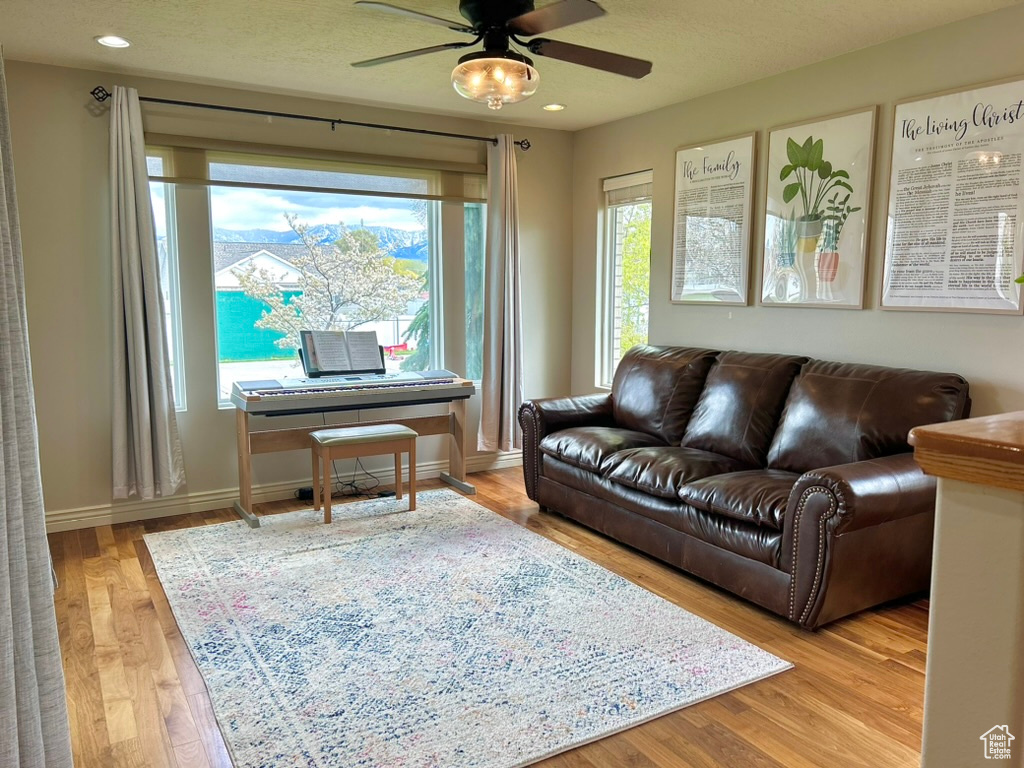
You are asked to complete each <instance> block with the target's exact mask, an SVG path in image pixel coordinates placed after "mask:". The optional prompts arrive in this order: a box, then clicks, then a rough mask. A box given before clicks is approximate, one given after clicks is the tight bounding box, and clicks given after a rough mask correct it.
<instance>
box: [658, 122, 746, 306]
mask: <svg viewBox="0 0 1024 768" xmlns="http://www.w3.org/2000/svg"><path fill="white" fill-rule="evenodd" d="M754 139H755V134H753V133H750V134H747V135H745V136H739V137H737V138H733V139H724V140H722V141H716V142H713V143H710V144H701V145H699V146H692V147H683V148H682V149H679V150H676V190H675V192H676V195H675V219H674V222H675V223H674V230H673V238H672V246H673V248H672V285H671V290H672V295H671V301H672V302H673V303H675V304H682V303H685V304H746V303H747V284H748V282H749V277H748V274H749V265H750V229H751V227H750V223H751V207H752V204H753V203H752V199H753V197H752V196H753V186H754Z"/></svg>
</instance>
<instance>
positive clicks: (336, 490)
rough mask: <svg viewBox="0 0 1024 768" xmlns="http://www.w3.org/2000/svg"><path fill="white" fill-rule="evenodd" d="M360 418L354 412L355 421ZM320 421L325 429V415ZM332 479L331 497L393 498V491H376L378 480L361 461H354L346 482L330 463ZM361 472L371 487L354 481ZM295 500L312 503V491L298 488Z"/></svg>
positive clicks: (310, 488)
mask: <svg viewBox="0 0 1024 768" xmlns="http://www.w3.org/2000/svg"><path fill="white" fill-rule="evenodd" d="M359 418H360V412H359V411H357V412H356V419H357V421H358V420H359ZM320 419H321V421H322V422H323V425H324V426H325V427H326V426H328V424H327V414H326V413H321V414H320ZM331 469H332V473H333V475H332V477H331V483H330V485H331V489H332V490H331V495H332V496H333V495H338V496H342V497H345V498H362V499H373V498H377V497H381V496H394V491H379V492H376V493H375V492H374V491H376V489H377V488H379V487H380V478H379V477H377V476H376V475H375V474H373V472H371V471H370V470H368V469H367V468H366V467H364V466H363V462H362V460H361V459H358V458H357V459H356V462H355V464H353V465H352V478H351V479H350V480H347V481H343V480H341V479H340V477H341V473H340V472H339V471H338V464H337V459H335V460H334V461H332V462H331ZM358 472H362V473H363V474H364V475H366V476H367V477H369V478H370V479H371V480H372V481H373V485H368V484H367V483H366V482H365V481H361V480H356V474H357V473H358ZM295 498H296V499H299V500H300V501H312V500H313V489H312V487H309V488H299V489H298V490H296V491H295Z"/></svg>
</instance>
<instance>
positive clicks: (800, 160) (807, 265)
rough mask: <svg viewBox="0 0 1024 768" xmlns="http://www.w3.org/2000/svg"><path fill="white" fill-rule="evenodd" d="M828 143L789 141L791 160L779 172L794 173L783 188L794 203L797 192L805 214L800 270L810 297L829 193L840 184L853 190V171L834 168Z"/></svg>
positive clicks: (800, 238) (811, 139)
mask: <svg viewBox="0 0 1024 768" xmlns="http://www.w3.org/2000/svg"><path fill="white" fill-rule="evenodd" d="M824 153H825V142H824V140H823V139H817V140H815V138H814V137H813V136H808V137H807V140H806V141H804V143H803V144H797V143H796V141H794V140H793V139H792V138H790V139H787V140H786V158H787V159H788V160H789V162H788V163H787V164H786V165H784V166H783V167H782V170H781V171H780V172H779V180H780V181H786V180H787V179H789V178H790V177H791V176H792V177H794V180H793V181H791V182H790V183H788V184H787V185H786V186H785V188H784V189H783V190H782V200H783V202H785V203H789V202H792V201H793V200H794V199H795V198H796V197H797V195H799V196H800V204H801V207H802V209H803V213H802V214H801V215H800V216H798V217H797V220H796V221H797V235H798V243H797V272H798V273H799V274H800V277H801V280H802V286H803V290H802V297H803V298H804V299H810V298H811V296H812V295H814V294H813V293H812V291H811V283H812V281H814V280H815V270H814V256H815V254H816V252H817V250H818V239H819V238H820V237H821V231H822V226H823V223H824V218H825V214H824V211H823V209H822V206H823V204H824V202H825V200H826V195H828V194H829V193H830V192H832V191H833V190H835V189H836V187H840V188H842V189H845V190H846V191H847V192H853V187H851V186H850V183H849V180H850V174H849V173H847V172H846V171H844V170H842V169H839V168H833V167H832V163H830V162H829V161H828V160H825V159H824Z"/></svg>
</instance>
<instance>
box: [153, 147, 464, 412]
mask: <svg viewBox="0 0 1024 768" xmlns="http://www.w3.org/2000/svg"><path fill="white" fill-rule="evenodd" d="M172 154H173V153H172ZM203 157H204V158H205V161H204V164H203V168H202V172H203V174H204V176H205V178H204V179H202V182H203V186H205V187H206V188H207V193H206V206H207V212H208V222H209V230H210V248H211V253H210V257H211V259H210V260H211V272H212V288H213V302H214V308H215V312H214V323H215V328H214V329H213V331H214V338H215V339H216V366H217V382H218V385H217V397H218V400H219V401H220V402H221V403H222V404H223V403H226V402H227V400H228V398H229V396H230V392H231V387H232V384H233V382H235V381H247V380H259V379H276V378H283V377H290V376H301V375H302V369H301V364H300V361H299V358H298V354H297V349H298V346H299V344H298V341H299V331H300V330H359V331H374V332H375V333H376V334H377V340H378V343H379V344H380V345H381V346H382V347H383V348H384V356H385V365H386V367H387V368H388V369H390V370H426V369H431V368H440V367H443V366H444V365H445V364H446V363H447V362H448V360H447V359H446V357H447V356H446V355H445V354H444V352H445V346H444V339H445V334H444V321H445V315H446V314H448V315H449V322H457V323H459V325H461V324H462V320H461V318H462V317H463V315H464V316H465V331H466V333H465V338H466V339H469V340H470V341H468V342H467V344H466V347H467V349H466V352H465V354H464V355H463V354H461V353H460V354H453V355H452V356H451V358H450V359H452V360H454V363H453V364H452V367H454V368H455V369H456V372H457V373H463V370H462V369H463V368H465V374H466V375H468V376H474V375H477V376H478V375H479V373H478V370H479V368H480V350H479V339H477V338H476V336H475V335H474V332H473V331H472V329H473V328H474V324H475V325H476V326H479V325H480V324H481V322H482V320H481V318H482V294H483V291H482V282H481V283H480V285H479V287H478V286H477V276H479V278H480V280H482V275H483V245H484V237H483V230H482V226H483V210H484V206H483V204H482V203H481V202H473V201H472V200H473V198H471V197H467V195H468V192H467V190H473V191H474V192H476V191H477V190H479V189H481V188H482V185H481V184H480V183H479V181H476V182H475V183H473V184H470V183H469V182H468V181H467V180H466V179H464V178H463V174H453V173H451V172H443V173H442V172H439V171H433V170H423V169H404V168H393V167H381V166H371V165H361V164H360V165H357V164H353V163H343V162H339V161H330V160H308V159H303V158H282V157H274V156H270V155H262V154H242V153H233V152H213V151H209V152H205V153H204V154H203ZM193 167H194V166H193ZM151 173H153V171H151ZM467 178H475V177H472V176H469V177H467ZM190 181H192V179H190ZM456 184H457V189H456V193H455V194H453V193H452V191H451V189H450V188H451V187H454V186H456ZM166 186H169V187H173V185H166ZM444 211H447V213H443V212H444ZM453 214H454V215H453ZM442 222H445V224H444V225H442ZM191 225H192V226H195V225H196V222H195V221H192V222H191ZM179 226H186V225H185V224H183V223H180V222H179ZM203 226H205V224H204V225H203ZM456 226H457V227H458V229H452V231H451V232H450V233H449V234H450V235H451V238H450V239H451V241H452V243H451V245H450V246H449V247H448V248H445V246H444V240H445V238H444V237H443V234H444V232H443V229H444V228H445V227H452V228H454V227H456ZM463 246H464V247H463ZM449 251H451V253H449ZM448 258H450V259H452V260H453V261H454V260H458V261H459V262H460V263H459V268H460V269H464V270H465V274H466V282H465V291H459V292H456V291H455V290H453V289H450V290H449V291H448V292H447V294H446V292H445V288H444V285H443V281H442V280H441V276H442V273H443V271H444V270H443V269H442V265H443V262H444V260H445V259H448ZM479 335H481V336H482V334H479ZM461 338H462V334H461V329H460V334H459V339H460V340H461ZM451 351H452V352H454V350H451Z"/></svg>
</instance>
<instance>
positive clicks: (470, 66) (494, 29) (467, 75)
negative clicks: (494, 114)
mask: <svg viewBox="0 0 1024 768" xmlns="http://www.w3.org/2000/svg"><path fill="white" fill-rule="evenodd" d="M356 5H361V6H365V7H367V8H370V9H373V10H377V11H384V12H385V13H391V14H395V15H397V16H404V17H406V18H410V19H416V20H418V21H423V22H426V23H428V24H434V25H436V26H441V27H446V28H447V29H450V30H451V31H452V32H461V33H462V34H465V35H471V36H472V37H473V40H470V41H469V42H454V43H443V44H441V45H432V46H430V47H428V48H417V49H416V50H413V51H404V52H402V53H394V54H391V55H390V56H378V57H376V58H373V59H366V60H364V61H356V62H353V64H352V66H353V67H375V66H377V65H378V64H388V63H390V62H393V61H401V60H402V59H411V58H413V57H415V56H423V55H424V54H428V53H437V52H440V51H450V50H455V49H457V48H468V47H470V46H474V45H476V44H477V43H480V42H482V43H483V48H484V49H483V50H482V51H477V52H475V53H469V54H466V55H465V56H463V57H462V58H460V59H459V63H458V66H456V67H455V70H454V71H453V72H452V85H453V86H455V90H456V91H457V92H458V93H459V95H461V96H464V97H465V98H467V99H471V100H473V101H479V102H482V103H484V104H486V105H487V106H488V107H490V108H491V109H501V107H502V105H503V104H512V103H515V102H518V101H522V100H523V99H526V98H528V97H530V96H532V95H533V94H534V93H535V92H536V90H537V86H538V84H539V83H540V73H539V72H537V70H536V69H534V66H533V61H532V60H531V59H530V58H529V57H527V56H526V55H524V54H522V53H519V52H518V51H516V50H513V46H517V47H520V48H523V49H525V50H526V51H528V52H530V53H532V54H533V55H535V56H547V57H548V58H551V59H559V60H561V61H567V62H570V63H572V64H581V65H583V66H584V67H592V68H593V69H601V70H604V71H605V72H613V73H615V74H617V75H625V76H626V77H632V78H636V79H639V78H641V77H644V76H645V75H648V74H649V73H650V71H651V68H652V66H653V65H652V64H651V62H649V61H645V60H643V59H634V58H632V57H631V56H623V55H621V54H618V53H610V52H609V51H601V50H597V49H596V48H586V47H584V46H582V45H573V44H572V43H562V42H559V41H558V40H549V39H547V38H545V37H536V35H539V34H542V33H545V32H550V31H551V30H553V29H561V28H562V27H567V26H569V25H570V24H576V23H578V22H581V21H588V20H590V19H596V18H598V17H599V16H604V15H605V10H604V8H602V7H601V6H600V5H598V4H597V3H596V2H593V0H559V2H555V3H551V4H550V5H546V6H544V7H543V8H537V9H534V7H533V0H459V13H461V14H462V16H463V17H464V18H465V19H466V20H467V21H468V22H469V23H468V24H463V23H461V22H457V21H449V20H448V19H442V18H440V17H438V16H431V15H429V14H426V13H420V12H419V11H413V10H409V9H408V8H400V7H398V6H397V5H391V4H390V3H381V2H376V0H356ZM524 38H531V39H530V40H525V39H524Z"/></svg>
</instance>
